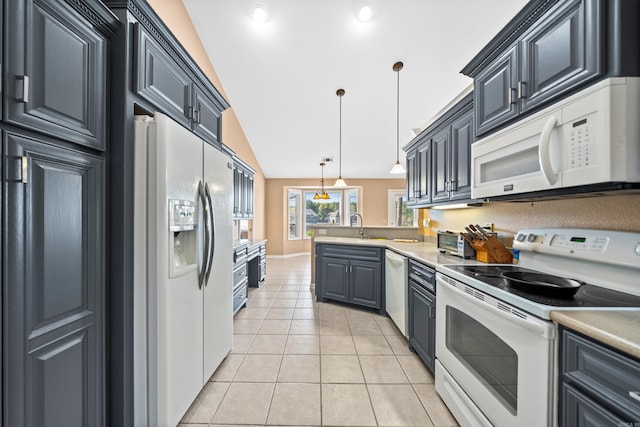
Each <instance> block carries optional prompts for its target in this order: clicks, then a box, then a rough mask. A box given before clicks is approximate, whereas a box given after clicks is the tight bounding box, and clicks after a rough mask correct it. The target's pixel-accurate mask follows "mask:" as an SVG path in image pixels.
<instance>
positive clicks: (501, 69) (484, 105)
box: [474, 46, 518, 134]
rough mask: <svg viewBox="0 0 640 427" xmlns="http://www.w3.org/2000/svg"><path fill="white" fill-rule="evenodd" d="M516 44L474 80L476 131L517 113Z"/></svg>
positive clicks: (498, 123)
mask: <svg viewBox="0 0 640 427" xmlns="http://www.w3.org/2000/svg"><path fill="white" fill-rule="evenodd" d="M516 52H517V49H516V46H512V47H511V48H510V49H509V50H507V51H506V52H505V53H504V54H503V55H502V56H501V57H500V58H498V59H497V60H496V61H495V62H494V63H492V64H491V65H490V66H489V67H487V69H486V70H484V71H482V73H480V74H479V75H478V76H477V77H476V78H475V79H474V91H475V100H474V101H475V106H476V107H475V111H476V123H478V126H477V133H478V134H480V133H483V132H486V131H488V130H490V129H493V128H494V127H496V126H499V125H500V124H502V123H505V122H507V121H509V120H510V119H512V118H514V117H516V116H517V115H518V108H517V92H516V86H517V85H518V60H517V56H516Z"/></svg>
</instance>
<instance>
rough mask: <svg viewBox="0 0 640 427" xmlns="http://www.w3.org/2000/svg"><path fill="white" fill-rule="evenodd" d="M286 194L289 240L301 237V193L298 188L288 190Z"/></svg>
mask: <svg viewBox="0 0 640 427" xmlns="http://www.w3.org/2000/svg"><path fill="white" fill-rule="evenodd" d="M288 196H289V204H288V216H289V219H288V223H289V240H292V239H299V238H300V237H301V235H300V232H301V223H300V210H301V205H302V203H301V199H302V195H301V193H300V191H298V190H289V191H288Z"/></svg>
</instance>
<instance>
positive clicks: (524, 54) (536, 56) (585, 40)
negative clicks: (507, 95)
mask: <svg viewBox="0 0 640 427" xmlns="http://www.w3.org/2000/svg"><path fill="white" fill-rule="evenodd" d="M598 7H600V6H599V2H598V0H573V1H568V2H563V3H562V4H561V5H560V7H558V8H556V9H553V10H552V11H550V12H549V14H548V15H546V16H545V17H544V18H543V19H541V20H540V22H538V23H537V24H536V25H535V26H533V27H532V28H531V29H530V30H529V31H528V32H527V33H525V34H524V35H523V36H522V41H521V42H520V46H521V54H520V70H521V78H522V80H521V81H520V82H519V87H518V95H519V99H520V105H521V109H522V111H527V110H529V109H531V108H535V107H536V106H538V105H540V104H542V103H544V102H545V101H546V100H548V99H550V98H553V97H556V96H558V95H559V94H562V93H563V92H566V91H568V90H570V89H571V88H572V87H575V86H577V85H579V84H580V83H582V82H585V81H588V80H590V79H592V78H594V77H597V76H598V75H600V74H601V73H602V72H603V68H604V67H603V66H602V64H603V60H602V59H603V58H602V52H601V47H600V46H601V44H602V43H601V40H602V34H601V25H599V21H598V17H599V14H598Z"/></svg>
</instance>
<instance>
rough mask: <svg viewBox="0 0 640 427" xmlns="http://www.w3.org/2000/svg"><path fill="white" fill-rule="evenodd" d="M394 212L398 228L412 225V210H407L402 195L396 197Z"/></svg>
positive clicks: (405, 201)
mask: <svg viewBox="0 0 640 427" xmlns="http://www.w3.org/2000/svg"><path fill="white" fill-rule="evenodd" d="M395 212H396V224H398V226H400V227H411V226H412V225H413V214H414V210H413V209H408V208H407V199H406V197H405V196H404V195H401V196H396V203H395Z"/></svg>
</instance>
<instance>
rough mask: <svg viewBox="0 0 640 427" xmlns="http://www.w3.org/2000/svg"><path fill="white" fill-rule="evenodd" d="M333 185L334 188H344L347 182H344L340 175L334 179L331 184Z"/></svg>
mask: <svg viewBox="0 0 640 427" xmlns="http://www.w3.org/2000/svg"><path fill="white" fill-rule="evenodd" d="M333 186H334V187H336V188H345V187H346V186H347V183H346V182H344V179H342V177H340V178H338V179H336V183H335V184H333Z"/></svg>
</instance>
